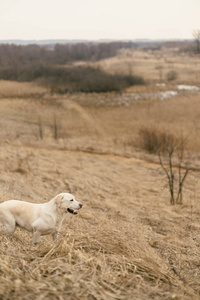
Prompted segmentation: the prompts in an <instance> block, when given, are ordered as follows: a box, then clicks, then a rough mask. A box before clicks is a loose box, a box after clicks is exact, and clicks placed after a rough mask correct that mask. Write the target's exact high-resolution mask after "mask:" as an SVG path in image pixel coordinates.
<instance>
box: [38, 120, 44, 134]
mask: <svg viewBox="0 0 200 300" xmlns="http://www.w3.org/2000/svg"><path fill="white" fill-rule="evenodd" d="M38 126H39V136H40V139H41V140H42V139H43V128H42V121H41V116H39V118H38Z"/></svg>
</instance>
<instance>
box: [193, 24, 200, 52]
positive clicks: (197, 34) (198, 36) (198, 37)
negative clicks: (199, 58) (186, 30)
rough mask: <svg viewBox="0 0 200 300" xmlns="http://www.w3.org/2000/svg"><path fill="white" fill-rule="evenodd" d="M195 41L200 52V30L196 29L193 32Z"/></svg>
mask: <svg viewBox="0 0 200 300" xmlns="http://www.w3.org/2000/svg"><path fill="white" fill-rule="evenodd" d="M193 37H194V41H195V44H196V51H197V53H200V30H195V31H194V32H193Z"/></svg>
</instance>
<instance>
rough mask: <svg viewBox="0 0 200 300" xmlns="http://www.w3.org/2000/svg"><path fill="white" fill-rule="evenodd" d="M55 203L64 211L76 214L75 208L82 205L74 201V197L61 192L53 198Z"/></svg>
mask: <svg viewBox="0 0 200 300" xmlns="http://www.w3.org/2000/svg"><path fill="white" fill-rule="evenodd" d="M54 199H55V204H56V206H57V207H58V208H59V209H63V210H65V211H66V212H67V211H68V212H70V213H72V214H77V213H76V210H78V209H80V208H81V207H82V206H83V205H82V204H81V203H79V202H78V201H76V199H75V197H74V196H73V195H72V194H69V193H61V194H59V195H57V196H56V197H55V198H54Z"/></svg>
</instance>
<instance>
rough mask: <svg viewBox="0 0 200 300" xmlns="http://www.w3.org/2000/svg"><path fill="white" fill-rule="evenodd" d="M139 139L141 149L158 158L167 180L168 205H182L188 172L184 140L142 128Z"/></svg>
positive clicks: (155, 130)
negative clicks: (184, 184)
mask: <svg viewBox="0 0 200 300" xmlns="http://www.w3.org/2000/svg"><path fill="white" fill-rule="evenodd" d="M140 137H141V140H142V143H141V145H142V147H143V149H145V150H146V151H148V152H149V153H151V154H152V153H154V154H157V155H158V157H159V162H160V165H161V167H162V169H163V170H164V172H165V174H166V176H167V179H168V185H169V192H170V203H171V204H172V205H174V204H182V198H183V196H182V194H183V183H184V181H185V179H186V176H187V174H188V172H189V163H188V161H187V160H185V146H186V138H184V137H183V136H181V137H179V138H177V137H176V136H174V135H173V134H171V133H169V132H167V133H166V132H165V131H159V130H157V129H152V128H142V129H141V130H140ZM177 177H178V179H177Z"/></svg>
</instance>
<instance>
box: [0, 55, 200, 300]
mask: <svg viewBox="0 0 200 300" xmlns="http://www.w3.org/2000/svg"><path fill="white" fill-rule="evenodd" d="M145 56H146V58H145ZM181 57H182V56H181V55H180V59H179V60H178V53H177V54H176V53H175V54H173V55H172V54H170V55H169V56H168V58H167V54H166V53H165V52H163V53H160V56H158V57H157V58H156V55H155V53H149V52H147V53H143V52H136V53H135V54H134V53H133V56H132V54H129V53H127V52H124V53H121V54H119V55H118V57H115V58H110V59H108V60H104V61H100V62H99V63H98V65H101V67H102V68H104V69H105V70H106V71H109V72H125V73H126V72H133V73H135V72H136V73H137V74H139V75H142V76H144V77H145V79H146V80H147V81H148V84H147V85H145V86H134V87H131V88H129V89H125V90H123V92H121V93H113V92H112V93H98V94H95V93H90V94H84V93H70V94H65V95H59V94H56V93H51V90H50V89H48V88H41V87H40V86H38V85H37V84H36V83H16V82H10V81H9V82H8V81H0V129H1V130H0V170H1V172H0V196H1V202H2V201H4V200H8V199H14V198H15V199H21V200H26V201H31V202H44V201H48V200H50V199H51V198H53V197H54V196H55V195H56V194H58V193H60V192H64V191H68V192H71V193H73V194H74V195H75V196H76V198H77V200H80V201H81V202H82V203H83V205H84V206H83V208H82V210H81V211H80V212H79V214H78V215H77V216H73V215H67V216H66V220H65V222H64V224H63V227H62V230H61V238H60V239H59V240H58V241H56V242H55V243H53V242H52V240H51V236H45V237H42V238H41V241H40V244H39V246H38V247H33V246H32V245H31V240H32V235H31V233H27V232H24V231H22V230H20V229H17V230H16V232H15V234H14V236H13V237H12V238H8V237H5V236H3V235H2V234H1V232H0V243H1V247H0V287H1V288H0V299H52V300H53V299H59V300H62V299H63V300H64V299H73V300H74V299H77V300H79V299H85V300H86V299H91V300H94V299H97V300H103V299H106V300H107V299H116V300H132V299H138V300H140V299H144V300H146V299H159V300H160V299H164V300H172V299H177V300H182V299H183V300H184V299H185V300H186V299H194V300H197V299H199V295H200V286H199V278H200V271H199V257H200V247H199V245H200V235H199V230H200V223H199V222H200V203H199V200H198V194H199V193H200V161H199V157H200V140H199V138H198V137H199V136H200V126H199V119H200V101H199V100H200V91H199V90H196V91H181V92H180V93H179V94H178V95H177V96H175V97H173V98H168V99H166V100H160V99H156V100H151V99H147V98H145V97H146V96H144V95H146V93H157V92H162V91H167V90H175V89H177V84H178V83H182V84H183V83H184V84H188V85H196V86H199V85H198V84H199V83H198V80H197V78H199V77H198V76H199V69H200V67H199V62H198V58H197V57H195V56H194V57H188V59H186V57H182V59H181ZM167 59H169V60H172V59H174V63H173V68H174V70H176V72H178V77H177V79H175V80H173V81H168V80H165V76H166V74H167V72H168V71H169V70H170V69H171V67H169V66H170V63H169V62H167V61H166V60H167ZM183 61H184V62H185V61H186V62H187V63H186V62H185V65H184V62H183ZM130 62H131V65H130ZM145 62H146V63H145ZM195 62H196V63H195ZM93 64H97V63H93ZM160 64H163V65H164V69H163V75H162V76H163V78H162V82H163V81H165V84H166V85H164V86H157V85H156V83H157V82H158V81H159V82H160V78H159V76H160V75H159V72H158V69H156V67H157V65H160ZM186 65H187V66H186ZM130 66H131V69H130ZM167 66H168V68H167ZM145 69H146V72H145ZM195 78H196V79H195ZM135 93H136V94H139V95H142V96H141V98H140V99H139V100H135V99H133V94H135ZM127 99H128V100H127ZM144 127H146V128H152V129H153V128H155V129H156V128H159V129H161V130H163V131H164V132H169V133H172V134H174V135H177V136H180V135H183V136H184V137H186V138H187V145H186V153H187V159H188V161H189V163H190V167H191V171H190V172H189V174H188V177H187V179H186V181H185V184H184V188H183V204H182V205H175V206H172V205H170V201H169V200H170V199H169V190H168V182H167V179H166V174H165V173H164V171H163V170H162V168H161V166H160V164H159V159H158V157H157V155H152V154H149V153H147V152H145V151H144V150H143V149H142V148H141V139H140V134H139V133H140V130H141V129H142V128H144ZM176 159H177V158H176Z"/></svg>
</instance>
